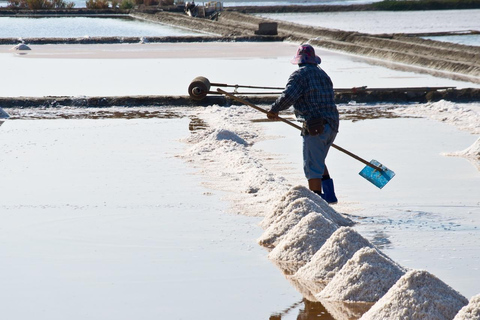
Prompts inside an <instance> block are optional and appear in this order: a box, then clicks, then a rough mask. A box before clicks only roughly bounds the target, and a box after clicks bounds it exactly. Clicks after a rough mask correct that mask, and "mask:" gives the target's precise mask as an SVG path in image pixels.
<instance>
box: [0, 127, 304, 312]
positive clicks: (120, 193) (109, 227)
mask: <svg viewBox="0 0 480 320" xmlns="http://www.w3.org/2000/svg"><path fill="white" fill-rule="evenodd" d="M188 122H189V121H188V119H187V118H184V119H144V120H142V119H140V120H12V121H10V120H9V122H7V123H6V124H5V125H4V126H2V128H1V131H0V136H1V139H0V149H1V150H2V155H1V156H0V165H1V167H2V168H3V170H2V184H1V186H0V194H1V195H2V203H1V204H0V220H1V221H2V222H1V225H2V226H3V227H2V229H3V231H2V233H1V236H0V241H1V242H2V246H1V248H0V257H2V261H3V263H2V266H1V268H0V269H1V272H0V278H1V282H2V287H1V288H0V297H1V298H2V300H3V302H4V308H3V310H2V314H3V316H4V317H6V318H12V319H13V318H15V319H28V318H32V317H34V318H36V319H65V318H69V319H85V318H89V319H106V318H115V319H132V318H142V319H159V318H165V319H167V318H168V319H178V318H185V319H194V318H195V319H222V318H224V317H225V315H228V318H229V319H246V318H247V319H268V318H269V316H270V315H271V314H274V313H276V312H277V311H281V310H283V309H284V308H285V306H288V305H290V304H292V301H295V302H298V301H301V297H300V295H299V294H298V293H297V292H295V290H294V289H293V288H291V286H290V285H289V284H288V283H287V282H286V281H285V280H284V279H283V276H282V275H281V274H280V273H279V272H278V271H277V270H276V268H275V267H274V266H273V265H272V264H271V263H270V262H269V261H268V260H267V258H266V255H265V252H264V250H263V249H262V248H260V247H259V246H256V245H255V238H256V237H257V236H258V235H259V232H260V231H261V230H260V228H259V227H258V226H257V225H256V223H257V222H258V218H250V217H245V216H235V215H231V214H226V213H225V210H226V204H225V203H224V202H223V201H221V200H220V196H221V193H220V192H215V193H212V192H211V191H209V190H207V189H205V188H204V187H202V186H201V180H200V177H199V176H194V175H192V173H193V169H192V168H190V167H188V166H186V165H185V163H184V162H183V160H181V159H178V158H176V157H174V155H175V153H177V152H179V151H180V149H181V148H182V144H180V143H179V142H178V141H177V139H178V138H180V137H184V136H185V135H188V134H189V133H188ZM185 305H188V308H185Z"/></svg>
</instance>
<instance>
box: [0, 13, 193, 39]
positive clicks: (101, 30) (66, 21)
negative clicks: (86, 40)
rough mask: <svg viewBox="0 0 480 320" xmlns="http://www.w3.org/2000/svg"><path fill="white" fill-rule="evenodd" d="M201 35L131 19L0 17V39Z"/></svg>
mask: <svg viewBox="0 0 480 320" xmlns="http://www.w3.org/2000/svg"><path fill="white" fill-rule="evenodd" d="M180 35H198V33H196V32H194V31H190V30H185V29H181V28H176V27H172V26H166V25H162V24H160V23H152V22H147V21H140V20H136V19H129V18H86V17H76V18H65V17H62V18H10V17H0V38H20V37H23V38H28V37H30V38H37V37H38V38H42V37H44V38H56V37H58V38H79V37H85V36H89V37H100V36H103V37H114V36H117V37H122V36H123V37H142V36H180Z"/></svg>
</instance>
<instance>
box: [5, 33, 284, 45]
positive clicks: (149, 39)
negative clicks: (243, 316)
mask: <svg viewBox="0 0 480 320" xmlns="http://www.w3.org/2000/svg"><path fill="white" fill-rule="evenodd" d="M22 40H23V41H24V42H25V43H28V44H34V45H43V44H116V43H175V42H185V43H191V42H269V41H283V40H284V38H282V37H278V36H275V37H270V36H261V35H246V36H215V35H212V36H167V37H154V36H144V37H79V38H22ZM18 43H19V40H18V38H0V45H16V44H18Z"/></svg>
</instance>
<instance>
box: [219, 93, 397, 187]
mask: <svg viewBox="0 0 480 320" xmlns="http://www.w3.org/2000/svg"><path fill="white" fill-rule="evenodd" d="M217 92H219V93H221V94H223V95H225V96H227V97H229V98H231V99H233V100H236V101H238V102H240V103H242V104H244V105H247V106H249V107H252V108H253V109H255V110H258V111H260V112H263V113H265V114H266V113H268V111H267V110H265V109H262V108H260V107H259V106H256V105H254V104H253V103H250V102H248V101H246V100H243V99H241V98H239V97H237V96H235V95H233V94H231V93H228V92H226V91H224V90H222V89H220V88H217ZM278 119H279V120H280V121H282V122H285V123H286V124H288V125H290V126H292V127H294V128H297V129H298V130H302V127H300V126H299V125H297V124H295V123H293V122H291V121H289V120H287V119H285V118H282V117H278ZM332 147H334V148H335V149H337V150H339V151H341V152H343V153H345V154H347V155H349V156H350V157H352V158H354V159H356V160H358V161H360V162H362V163H363V164H365V165H366V166H365V167H364V168H363V169H362V171H360V172H359V174H360V176H362V177H364V178H365V179H367V180H368V181H370V182H371V183H373V184H374V185H375V186H376V187H378V188H380V189H382V188H383V187H384V186H385V185H386V184H387V183H388V182H389V181H390V180H391V179H392V178H393V177H394V176H395V172H393V171H392V170H390V169H388V168H387V167H385V166H384V165H383V164H381V163H380V162H378V161H377V160H371V161H370V162H369V161H367V160H365V159H363V158H360V157H359V156H357V155H356V154H354V153H352V152H350V151H348V150H346V149H344V148H342V147H339V146H337V145H336V144H332Z"/></svg>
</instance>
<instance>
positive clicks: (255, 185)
mask: <svg viewBox="0 0 480 320" xmlns="http://www.w3.org/2000/svg"><path fill="white" fill-rule="evenodd" d="M201 115H202V116H205V118H204V121H205V122H206V123H207V124H208V126H209V127H210V128H213V129H209V130H198V131H196V132H194V133H193V134H192V135H191V136H190V137H189V138H188V139H185V142H187V143H189V144H190V145H191V146H190V148H189V149H188V150H186V152H185V153H184V154H183V155H182V157H183V158H184V159H185V160H186V161H190V162H193V163H195V164H196V165H198V166H199V167H200V168H201V172H200V173H201V174H203V175H205V176H208V178H209V179H208V181H207V182H205V185H206V186H207V187H211V188H214V189H219V190H222V191H226V194H227V196H226V197H228V198H229V200H231V201H232V211H234V212H237V213H241V214H246V215H250V216H263V215H265V212H269V211H267V210H269V209H270V208H271V201H270V200H271V199H272V198H275V197H277V196H279V195H280V194H283V193H284V192H286V191H287V190H288V189H289V188H290V185H289V184H288V183H287V182H286V180H285V178H283V177H281V176H278V175H276V174H274V173H273V172H272V171H271V170H269V169H268V168H266V167H265V165H264V161H263V160H262V159H261V157H262V156H263V155H264V154H263V153H262V152H261V151H257V150H252V148H251V146H252V145H253V144H254V143H255V142H257V141H259V140H260V139H261V138H260V137H259V136H260V135H261V129H260V127H259V126H258V125H257V124H255V123H252V122H251V121H250V120H251V119H252V118H253V117H254V116H255V115H256V116H258V112H256V113H255V114H253V113H252V112H250V110H248V109H247V107H238V106H232V107H230V108H222V107H218V106H210V107H208V108H204V109H202V113H201ZM264 210H265V211H264Z"/></svg>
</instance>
